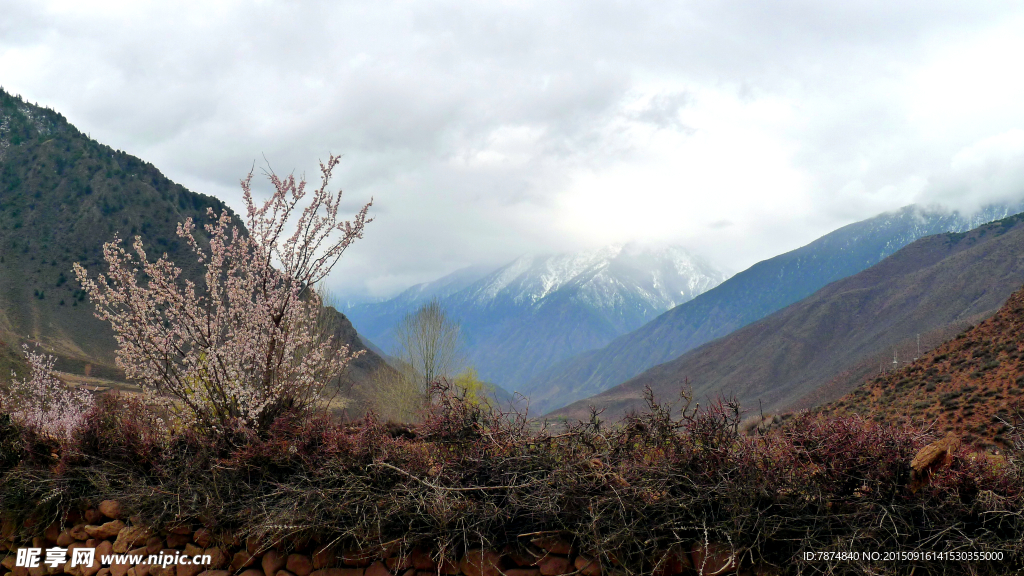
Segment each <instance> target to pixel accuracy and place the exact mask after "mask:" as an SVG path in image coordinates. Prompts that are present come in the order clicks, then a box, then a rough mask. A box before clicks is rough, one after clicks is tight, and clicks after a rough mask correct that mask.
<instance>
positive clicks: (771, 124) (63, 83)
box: [0, 0, 1024, 296]
mask: <svg viewBox="0 0 1024 576" xmlns="http://www.w3.org/2000/svg"><path fill="white" fill-rule="evenodd" d="M1021 10H1022V9H1021V8H1019V7H1017V6H1014V5H1012V4H996V3H989V4H977V3H974V4H968V3H962V2H930V3H920V4H914V3H909V4H908V3H902V4H899V3H891V2H881V1H877V2H876V1H872V2H857V3H821V2H813V1H810V0H790V1H783V2H772V3H765V4H739V3H734V2H716V3H677V2H671V3H670V2H665V3H646V4H636V3H632V4H628V3H620V2H612V1H601V0H596V1H595V0H591V1H587V2H583V1H570V2H560V3H550V2H545V3H542V2H530V1H526V2H514V3H506V2H495V3H466V2H453V1H431V2H419V3H407V4H388V3H380V2H303V3H285V2H275V1H270V0H268V1H264V2H257V3H243V2H223V3H216V4H212V5H211V4H209V3H200V2H174V3H170V2H167V3H137V2H121V3H109V4H98V5H97V4H88V5H85V4H82V3H77V2H63V1H62V2H47V3H43V2H29V1H23V2H19V1H13V0H0V12H2V13H3V14H4V15H5V16H4V18H3V19H0V72H2V75H0V81H2V82H3V84H4V85H5V87H6V88H7V89H9V90H11V91H13V92H15V93H21V94H23V95H25V96H26V97H27V98H28V99H29V100H31V101H38V102H40V103H41V104H45V105H49V106H51V107H54V108H56V109H58V110H60V111H61V112H62V113H64V114H65V115H66V116H67V117H68V118H69V119H70V120H71V121H72V122H73V123H75V124H76V125H77V126H79V128H81V129H82V130H83V131H86V132H89V133H91V135H92V136H93V137H94V138H96V139H98V140H100V141H102V142H104V143H107V144H109V145H111V146H113V147H115V148H120V149H124V150H127V151H129V152H131V153H133V154H136V155H138V156H141V157H143V158H144V159H146V160H148V161H151V162H153V163H154V164H155V165H157V166H158V167H160V168H161V169H162V170H163V171H164V172H165V173H167V174H168V176H170V177H171V178H173V179H175V180H177V181H179V182H181V183H183V184H185V185H186V186H188V187H190V188H192V189H194V190H197V191H200V192H206V193H212V194H215V195H218V196H220V197H222V198H225V199H226V200H228V201H229V202H230V203H231V204H232V205H234V206H236V207H238V206H240V197H239V193H238V187H237V181H238V179H239V178H241V177H242V176H244V175H245V174H246V173H247V172H248V171H249V170H250V169H251V168H252V167H253V165H254V163H255V165H256V167H257V170H259V169H260V168H263V167H265V166H266V164H265V162H264V158H266V160H267V161H268V162H269V165H270V166H271V167H272V168H273V169H275V170H278V171H279V172H285V173H287V172H291V171H293V170H294V171H295V172H296V173H298V174H307V175H310V176H312V177H315V176H316V175H317V173H318V172H317V170H316V160H317V158H323V157H325V156H326V155H327V153H328V152H333V153H341V154H343V155H344V159H343V162H342V165H341V166H340V167H339V170H338V172H337V174H338V177H337V182H338V185H340V186H341V187H343V188H344V189H345V190H346V194H347V198H348V200H347V203H348V205H349V207H350V209H351V210H352V211H354V210H355V209H357V207H358V206H359V205H361V203H362V202H365V201H366V200H367V199H369V198H370V197H371V196H372V197H374V198H375V211H376V214H377V220H376V221H375V222H374V223H373V224H371V226H370V227H369V229H368V230H367V235H366V238H365V239H364V240H363V241H362V242H360V243H357V244H356V245H354V246H353V247H352V248H351V250H350V252H349V254H348V255H346V257H345V258H344V259H343V261H342V264H341V265H339V268H338V273H337V274H336V275H334V276H332V278H331V282H332V284H333V287H334V288H335V290H336V291H337V292H339V293H341V294H342V295H343V296H347V295H351V294H357V293H375V294H383V293H387V292H390V291H395V290H398V289H401V288H403V287H405V286H406V285H408V284H411V283H414V282H419V281H425V280H430V279H433V278H435V277H438V276H440V275H442V274H444V273H447V272H450V271H452V270H455V269H457V268H460V267H463V266H466V265H469V264H474V263H490V264H494V265H498V264H501V263H503V262H504V261H507V260H509V259H511V258H514V257H516V256H518V255H520V254H523V253H528V252H552V251H561V250H573V249H578V248H583V247H592V246H595V245H600V244H608V243H613V242H629V241H633V240H638V241H654V242H680V243H683V244H685V245H686V246H688V247H689V248H690V249H692V250H693V251H695V252H697V253H699V254H703V255H704V256H706V257H708V258H709V259H710V260H711V261H712V262H715V263H717V264H719V265H721V266H722V267H723V268H729V269H742V268H744V267H746V266H749V265H750V264H752V263H753V262H756V261H757V260H758V259H762V258H767V257H770V256H773V255H775V254H778V253H780V252H783V251H786V250H790V249H792V248H794V247H796V246H799V245H801V244H803V243H806V242H809V241H811V240H813V239H814V238H816V237H817V236H820V235H821V234H824V233H827V232H828V231H830V230H832V229H834V228H837V227H839V226H842V225H844V224H847V223H849V222H852V221H855V220H858V219H862V218H866V217H870V216H872V215H874V214H876V213H878V212H881V211H883V210H888V209H893V208H897V207H899V206H902V205H904V204H908V203H911V202H915V201H920V202H939V203H943V204H946V205H948V206H955V207H970V206H977V205H980V204H981V203H983V202H986V201H992V200H998V199H1003V198H1009V197H1011V196H1015V195H1017V196H1019V195H1020V191H1022V190H1024V188H1022V185H1024V178H1022V175H1021V173H1020V170H1019V168H1017V167H1019V166H1020V165H1021V163H1020V159H1021V154H1020V141H1019V138H1020V137H1019V131H1020V130H1021V129H1024V111H1022V110H1020V109H1019V104H1018V103H1019V102H1020V101H1021V98H1022V97H1024V88H1022V85H1024V84H1022V82H1024V81H1022V80H1021V79H1020V76H1019V75H1017V74H1014V73H1013V72H1014V71H1015V70H1017V69H1020V68H1021V67H1022V66H1021V65H1022V64H1024V63H1022V62H1020V60H1021V58H1022V57H1021V56H1020V55H1021V54H1024V46H1022V45H1021V44H1022V41H1021V40H1020V39H1021V38H1022V37H1024V34H1022V32H1024V19H1022V13H1021ZM726 223H728V225H726Z"/></svg>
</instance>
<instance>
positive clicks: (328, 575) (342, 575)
mask: <svg viewBox="0 0 1024 576" xmlns="http://www.w3.org/2000/svg"><path fill="white" fill-rule="evenodd" d="M282 572H283V570H282ZM363 572H364V571H363V569H362V568H324V569H322V570H317V571H316V572H313V573H311V574H310V576H363ZM434 576H437V575H436V574H435V575H434Z"/></svg>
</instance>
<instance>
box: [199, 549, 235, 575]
mask: <svg viewBox="0 0 1024 576" xmlns="http://www.w3.org/2000/svg"><path fill="white" fill-rule="evenodd" d="M203 554H206V555H208V556H209V557H210V564H209V567H210V569H211V570H223V569H225V568H227V567H228V563H229V562H230V561H231V559H230V558H229V557H228V553H227V551H225V550H224V549H223V548H217V547H213V548H207V549H205V550H203Z"/></svg>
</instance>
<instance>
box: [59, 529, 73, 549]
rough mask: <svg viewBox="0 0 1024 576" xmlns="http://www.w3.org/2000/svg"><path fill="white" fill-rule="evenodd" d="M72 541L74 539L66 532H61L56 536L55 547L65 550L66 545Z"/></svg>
mask: <svg viewBox="0 0 1024 576" xmlns="http://www.w3.org/2000/svg"><path fill="white" fill-rule="evenodd" d="M74 541H75V537H74V536H72V535H71V534H69V533H68V531H67V530H65V531H63V532H61V533H60V534H59V535H58V536H57V546H60V547H61V548H67V547H68V544H71V543H72V542H74Z"/></svg>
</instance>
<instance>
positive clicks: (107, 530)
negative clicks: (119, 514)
mask: <svg viewBox="0 0 1024 576" xmlns="http://www.w3.org/2000/svg"><path fill="white" fill-rule="evenodd" d="M122 528H124V522H121V521H120V520H111V521H110V522H106V523H104V524H100V525H99V526H94V525H91V524H87V525H86V526H85V533H86V534H88V535H89V536H90V537H92V538H96V539H97V540H106V539H107V538H112V537H114V536H117V533H118V532H120V531H121V529H122Z"/></svg>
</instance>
